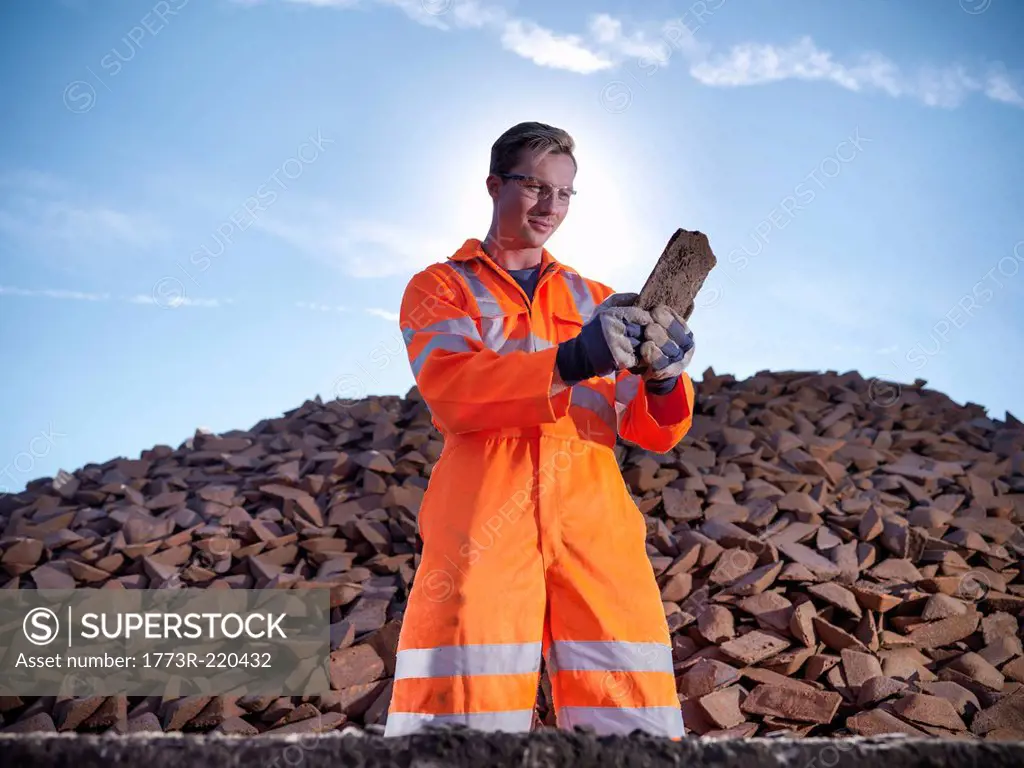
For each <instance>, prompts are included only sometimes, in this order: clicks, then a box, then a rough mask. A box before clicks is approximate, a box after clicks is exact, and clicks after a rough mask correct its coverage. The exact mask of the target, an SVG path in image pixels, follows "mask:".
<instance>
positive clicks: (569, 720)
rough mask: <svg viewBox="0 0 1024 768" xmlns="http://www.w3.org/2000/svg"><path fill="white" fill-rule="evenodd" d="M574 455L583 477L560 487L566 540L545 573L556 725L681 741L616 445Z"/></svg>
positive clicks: (652, 582) (655, 598) (640, 529)
mask: <svg viewBox="0 0 1024 768" xmlns="http://www.w3.org/2000/svg"><path fill="white" fill-rule="evenodd" d="M574 460H575V461H576V462H578V463H579V464H580V465H581V466H580V467H579V468H578V469H577V468H576V467H574V470H576V471H577V472H578V474H579V475H585V476H586V477H587V478H588V482H587V483H572V484H570V483H565V484H562V485H560V486H559V496H560V498H559V502H560V504H559V509H558V513H557V519H558V530H557V533H558V537H559V540H560V541H561V542H562V545H561V547H560V549H559V551H558V552H557V556H556V558H555V560H554V561H553V563H552V565H551V567H550V568H549V569H548V572H547V576H548V597H549V601H550V608H549V623H550V632H551V643H550V646H549V647H548V649H547V651H548V663H549V665H550V667H551V673H552V674H551V692H552V697H553V699H554V704H555V713H556V717H557V720H558V725H559V727H563V728H573V727H576V726H588V727H591V728H593V729H594V730H596V731H597V732H598V733H602V734H604V733H630V732H631V731H634V730H641V731H645V732H647V733H650V734H652V735H657V736H663V737H669V738H681V737H682V736H683V735H684V724H683V717H682V712H681V708H680V706H679V696H678V691H677V688H676V681H675V673H674V669H673V663H672V647H671V640H670V637H669V631H668V622H667V621H666V618H665V609H664V606H663V605H662V602H661V591H660V589H659V588H658V584H657V581H656V579H655V576H654V570H653V568H652V566H651V562H650V559H649V557H648V555H647V548H646V524H645V521H644V518H643V515H642V514H641V513H640V511H639V510H638V509H637V507H636V505H635V503H634V502H633V501H632V500H631V499H630V498H629V492H628V490H627V489H626V487H625V484H624V483H623V480H622V475H621V473H617V472H615V473H613V472H612V468H613V467H617V462H616V457H615V454H614V452H613V451H611V450H597V449H595V450H592V451H589V452H587V453H586V454H584V455H581V456H578V457H575V458H574ZM547 532H548V531H547V530H546V529H545V530H543V531H542V535H544V534H546V533H547Z"/></svg>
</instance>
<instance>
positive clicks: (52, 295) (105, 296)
mask: <svg viewBox="0 0 1024 768" xmlns="http://www.w3.org/2000/svg"><path fill="white" fill-rule="evenodd" d="M0 296H25V297H29V298H46V299H70V300H73V301H109V300H110V294H109V293H84V292H82V291H63V290H52V289H40V290H33V289H30V288H15V287H14V286H10V285H0Z"/></svg>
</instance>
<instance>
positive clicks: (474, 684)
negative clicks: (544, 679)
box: [385, 642, 541, 736]
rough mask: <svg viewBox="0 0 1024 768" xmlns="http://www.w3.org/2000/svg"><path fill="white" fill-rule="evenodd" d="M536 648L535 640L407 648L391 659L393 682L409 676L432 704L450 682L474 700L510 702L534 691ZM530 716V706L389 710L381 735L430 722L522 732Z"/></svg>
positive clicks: (440, 698)
mask: <svg viewBox="0 0 1024 768" xmlns="http://www.w3.org/2000/svg"><path fill="white" fill-rule="evenodd" d="M540 650H541V644H540V642H536V643H503V644H489V645H464V646H443V647H439V648H407V649H405V650H402V651H399V652H398V656H397V657H396V663H395V682H396V684H397V683H398V681H399V680H403V681H413V680H415V681H418V684H419V685H420V686H421V690H423V689H426V690H429V689H430V688H431V687H433V688H434V690H435V692H436V693H437V699H438V702H437V703H438V704H440V703H441V702H442V701H443V700H444V699H445V697H446V689H449V688H451V687H453V684H454V685H455V686H457V687H458V688H459V689H461V690H462V692H463V698H464V699H469V698H472V697H474V695H475V696H476V698H478V699H480V700H489V701H497V700H505V701H510V702H511V700H513V699H516V698H519V699H522V698H523V697H522V694H523V693H524V692H525V694H526V696H532V695H533V693H534V692H535V684H536V682H535V681H536V673H537V672H538V671H539V669H540ZM455 678H458V679H459V682H458V683H454V679H455ZM466 678H477V679H475V680H471V681H470V680H466ZM467 693H468V696H467V695H466V694H467ZM452 698H453V699H454V697H452ZM467 703H469V702H467V701H465V700H464V701H463V702H462V704H467ZM532 719H533V707H532V706H531V707H530V708H529V709H523V708H520V709H507V710H498V711H485V712H468V711H466V712H391V713H390V714H389V715H388V719H387V723H386V725H385V735H386V736H402V735H405V734H408V733H414V732H416V731H418V730H420V729H422V728H424V727H426V726H430V725H454V724H458V725H465V726H467V727H469V728H475V729H477V730H481V731H528V730H530V725H531V723H532Z"/></svg>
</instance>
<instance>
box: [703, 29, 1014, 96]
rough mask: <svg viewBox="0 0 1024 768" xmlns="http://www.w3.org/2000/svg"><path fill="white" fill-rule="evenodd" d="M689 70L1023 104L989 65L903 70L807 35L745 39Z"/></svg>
mask: <svg viewBox="0 0 1024 768" xmlns="http://www.w3.org/2000/svg"><path fill="white" fill-rule="evenodd" d="M690 74H691V75H692V76H693V77H694V78H695V79H696V80H697V81H698V82H701V83H703V84H704V85H710V86H719V87H738V86H751V85H762V84H765V83H775V82H780V81H782V80H820V81H826V82H832V83H835V84H836V85H838V86H840V87H842V88H846V89H847V90H850V91H856V92H869V91H878V92H882V93H885V94H887V95H889V96H892V97H910V98H914V99H917V100H918V101H921V102H922V103H924V104H926V105H928V106H932V107H946V108H951V107H956V106H959V105H960V104H961V103H963V101H964V99H966V98H967V97H968V96H969V95H970V94H972V93H979V92H980V93H983V94H984V95H986V96H988V97H989V98H991V99H995V100H997V101H1002V102H1005V103H1007V104H1015V105H1017V106H1024V100H1022V98H1021V95H1020V93H1019V91H1017V90H1016V88H1015V87H1014V86H1013V84H1012V83H1010V81H1009V79H1008V77H1007V76H1006V75H1005V74H1003V73H1001V72H998V71H996V70H993V72H992V73H991V74H989V75H988V76H987V77H983V78H979V77H975V76H973V75H971V74H970V73H969V72H967V70H966V69H965V68H964V67H963V66H960V65H952V66H947V67H933V66H927V67H922V68H920V69H918V70H917V71H915V72H909V73H908V72H904V71H903V70H901V69H900V67H899V66H898V65H897V64H896V63H895V62H893V61H892V60H890V59H889V58H887V57H885V56H883V55H882V54H880V53H876V52H870V53H865V54H863V55H861V56H860V57H859V58H858V59H857V60H855V61H853V62H850V63H843V62H840V61H837V60H836V59H835V58H834V56H833V54H832V53H831V52H829V51H825V50H822V49H820V48H818V47H817V46H816V45H815V43H814V41H813V40H812V39H811V38H809V37H803V38H801V39H800V40H798V41H797V42H796V43H794V44H792V45H789V46H776V45H770V44H756V43H744V44H742V45H735V46H733V47H732V48H731V49H730V50H729V52H728V53H727V54H724V55H718V56H714V57H711V58H707V59H705V60H702V61H696V62H694V63H693V64H691V66H690Z"/></svg>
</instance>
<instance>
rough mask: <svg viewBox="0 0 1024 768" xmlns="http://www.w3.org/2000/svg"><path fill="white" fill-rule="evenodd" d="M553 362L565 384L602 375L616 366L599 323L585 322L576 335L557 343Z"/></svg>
mask: <svg viewBox="0 0 1024 768" xmlns="http://www.w3.org/2000/svg"><path fill="white" fill-rule="evenodd" d="M555 363H556V364H557V366H558V375H559V376H561V377H562V381H564V382H565V383H566V384H576V383H577V382H580V381H585V380H586V379H590V378H593V377H594V376H603V375H604V374H605V373H610V372H612V371H614V370H615V367H616V366H615V358H614V357H612V352H611V350H610V349H608V342H606V341H605V339H604V333H603V331H602V330H601V324H600V323H587V324H586V325H584V326H583V329H582V330H581V331H580V333H579V335H578V336H576V337H574V338H572V339H569V340H568V341H563V342H562V343H561V344H559V345H558V352H556V353H555Z"/></svg>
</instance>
